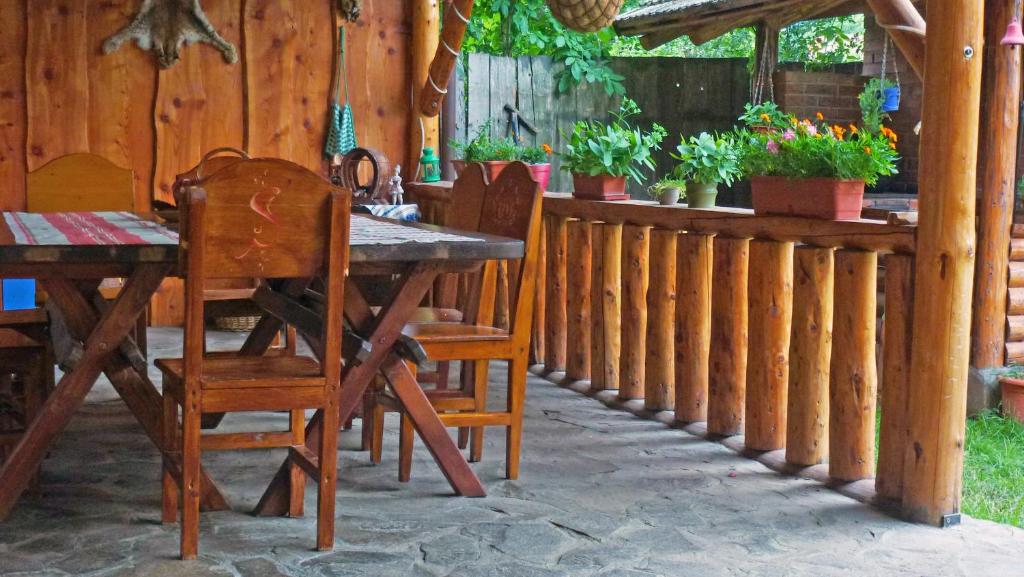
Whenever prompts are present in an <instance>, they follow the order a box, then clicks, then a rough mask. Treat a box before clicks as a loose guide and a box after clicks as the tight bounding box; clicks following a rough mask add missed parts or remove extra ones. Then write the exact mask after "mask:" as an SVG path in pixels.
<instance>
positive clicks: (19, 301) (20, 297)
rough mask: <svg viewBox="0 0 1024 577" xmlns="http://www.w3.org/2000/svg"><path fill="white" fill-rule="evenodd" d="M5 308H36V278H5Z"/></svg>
mask: <svg viewBox="0 0 1024 577" xmlns="http://www.w3.org/2000/svg"><path fill="white" fill-rule="evenodd" d="M3 295H4V300H3V310H5V311H23V310H28V309H34V308H36V281H35V279H30V278H26V279H21V278H9V279H4V280H3Z"/></svg>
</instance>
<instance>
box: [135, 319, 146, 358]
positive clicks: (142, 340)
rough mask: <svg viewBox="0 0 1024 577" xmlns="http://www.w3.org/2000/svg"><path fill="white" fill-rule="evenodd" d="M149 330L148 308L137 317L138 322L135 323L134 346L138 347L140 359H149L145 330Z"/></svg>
mask: <svg viewBox="0 0 1024 577" xmlns="http://www.w3.org/2000/svg"><path fill="white" fill-rule="evenodd" d="M148 328H149V307H146V310H144V311H143V312H142V314H141V315H139V318H138V320H136V321H135V344H136V346H138V347H139V352H140V353H142V358H144V359H149V350H148V347H149V336H148V332H147V329H148Z"/></svg>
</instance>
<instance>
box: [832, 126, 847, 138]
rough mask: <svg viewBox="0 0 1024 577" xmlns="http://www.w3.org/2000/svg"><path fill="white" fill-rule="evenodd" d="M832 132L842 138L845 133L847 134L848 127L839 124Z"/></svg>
mask: <svg viewBox="0 0 1024 577" xmlns="http://www.w3.org/2000/svg"><path fill="white" fill-rule="evenodd" d="M832 134H835V135H836V138H837V139H838V140H842V139H843V135H844V134H846V129H845V128H843V127H842V126H839V125H838V124H837V125H835V126H833V127H832Z"/></svg>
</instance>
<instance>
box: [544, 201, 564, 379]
mask: <svg viewBox="0 0 1024 577" xmlns="http://www.w3.org/2000/svg"><path fill="white" fill-rule="evenodd" d="M544 220H545V221H546V225H545V226H546V228H547V265H548V267H547V268H548V270H547V285H546V286H545V287H544V290H545V291H546V292H547V294H546V295H545V297H544V298H545V301H546V302H545V304H546V308H547V310H546V311H545V314H544V321H545V325H544V327H545V330H544V370H545V372H548V373H551V372H554V371H564V370H565V361H566V336H565V335H566V333H565V331H566V322H567V321H566V314H567V313H566V279H565V274H566V271H565V267H566V261H565V257H566V254H565V253H566V244H567V243H568V238H567V234H568V221H567V219H565V218H563V217H559V216H550V215H549V216H546V217H545V218H544Z"/></svg>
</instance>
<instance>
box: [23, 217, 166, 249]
mask: <svg viewBox="0 0 1024 577" xmlns="http://www.w3.org/2000/svg"><path fill="white" fill-rule="evenodd" d="M4 220H5V221H6V222H7V227H8V228H9V229H10V231H11V233H12V234H13V235H14V241H15V243H17V244H19V245H23V246H24V245H27V246H112V245H176V244H178V234H177V233H176V232H174V231H172V230H170V229H168V228H166V227H164V226H162V225H160V224H158V223H156V222H153V221H151V220H146V219H144V218H142V217H140V216H138V215H136V214H133V213H130V212H53V213H30V212H5V213H4Z"/></svg>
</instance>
